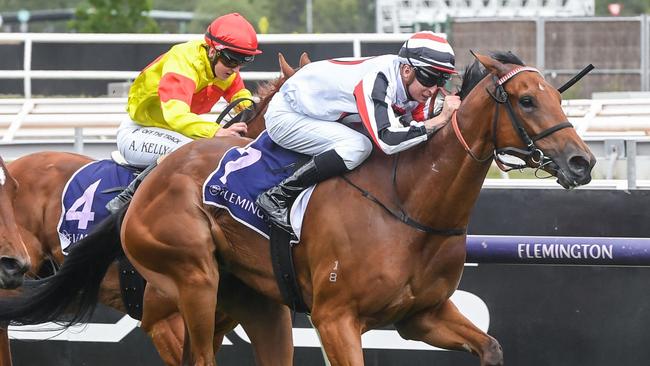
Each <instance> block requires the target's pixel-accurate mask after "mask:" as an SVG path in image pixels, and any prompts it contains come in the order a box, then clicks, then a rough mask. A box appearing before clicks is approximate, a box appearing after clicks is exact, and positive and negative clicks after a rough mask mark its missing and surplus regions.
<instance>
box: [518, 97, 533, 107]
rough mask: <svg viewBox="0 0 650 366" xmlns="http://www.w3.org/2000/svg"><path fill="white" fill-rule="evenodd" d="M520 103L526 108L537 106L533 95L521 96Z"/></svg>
mask: <svg viewBox="0 0 650 366" xmlns="http://www.w3.org/2000/svg"><path fill="white" fill-rule="evenodd" d="M519 104H521V106H522V107H524V108H532V107H534V106H535V104H534V103H533V98H532V97H521V98H520V99H519Z"/></svg>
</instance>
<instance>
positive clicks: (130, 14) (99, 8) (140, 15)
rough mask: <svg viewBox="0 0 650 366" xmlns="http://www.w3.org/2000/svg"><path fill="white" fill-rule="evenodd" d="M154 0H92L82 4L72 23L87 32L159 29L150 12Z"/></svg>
mask: <svg viewBox="0 0 650 366" xmlns="http://www.w3.org/2000/svg"><path fill="white" fill-rule="evenodd" d="M150 10H151V0H88V3H83V4H81V5H79V6H78V7H77V9H76V12H75V19H74V20H71V21H70V23H69V27H70V28H71V29H74V30H76V31H77V32H83V33H157V32H158V26H157V24H156V21H155V20H153V19H151V18H149V17H148V16H146V12H147V11H150Z"/></svg>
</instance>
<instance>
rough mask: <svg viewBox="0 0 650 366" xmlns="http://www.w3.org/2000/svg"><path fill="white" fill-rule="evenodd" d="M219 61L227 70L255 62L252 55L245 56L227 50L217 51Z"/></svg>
mask: <svg viewBox="0 0 650 366" xmlns="http://www.w3.org/2000/svg"><path fill="white" fill-rule="evenodd" d="M219 52H220V53H219V59H220V60H221V63H222V64H224V66H226V67H227V68H230V69H234V68H236V67H237V66H242V67H243V66H244V65H246V64H248V63H251V62H253V60H255V56H254V55H245V54H243V53H238V52H233V51H230V50H227V49H223V50H221V51H219Z"/></svg>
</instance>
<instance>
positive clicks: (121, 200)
mask: <svg viewBox="0 0 650 366" xmlns="http://www.w3.org/2000/svg"><path fill="white" fill-rule="evenodd" d="M132 198H133V194H132V193H131V192H129V189H128V188H127V189H125V190H124V191H122V192H120V194H118V195H117V196H115V198H113V199H112V200H110V201H108V203H107V204H106V209H107V210H108V212H110V213H111V214H114V213H116V212H117V211H119V210H120V209H121V208H122V207H124V206H126V205H128V204H129V202H131V199H132Z"/></svg>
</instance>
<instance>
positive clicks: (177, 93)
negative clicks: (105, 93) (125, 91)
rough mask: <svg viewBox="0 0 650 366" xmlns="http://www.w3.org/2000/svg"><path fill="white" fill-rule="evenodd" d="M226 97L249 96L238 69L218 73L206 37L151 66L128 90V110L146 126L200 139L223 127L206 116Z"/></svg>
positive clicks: (171, 53)
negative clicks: (221, 75)
mask: <svg viewBox="0 0 650 366" xmlns="http://www.w3.org/2000/svg"><path fill="white" fill-rule="evenodd" d="M221 97H223V98H224V99H226V100H227V101H228V102H230V101H231V100H233V99H236V98H241V97H249V98H250V97H251V92H250V91H248V89H246V88H245V87H244V82H243V81H242V79H241V77H240V76H239V73H238V72H236V73H233V74H232V75H230V77H229V78H228V79H226V80H218V79H216V78H215V77H214V71H213V70H212V68H211V66H210V60H209V59H208V55H207V52H206V50H205V48H204V43H203V41H200V40H197V41H190V42H186V43H181V44H178V45H175V46H173V47H172V48H171V49H170V50H169V51H168V52H167V53H165V54H163V55H161V56H160V57H158V58H157V59H156V60H154V61H153V62H152V63H151V64H150V65H149V66H147V67H146V68H145V69H144V70H142V72H141V73H140V75H138V77H137V78H136V79H135V81H134V82H133V85H132V86H131V89H130V91H129V100H128V104H127V111H128V112H129V116H130V117H131V119H133V120H134V121H135V122H136V123H138V124H140V125H142V126H150V127H161V128H165V129H168V130H173V131H176V132H179V133H182V134H183V135H185V136H187V137H190V138H193V139H197V138H206V137H212V136H214V134H215V133H216V132H217V130H218V129H219V126H218V125H217V124H216V123H214V122H211V121H206V120H203V119H202V118H201V117H200V116H199V115H200V114H203V113H207V112H209V111H210V109H211V108H212V107H213V106H214V105H215V103H217V101H219V99H220V98H221Z"/></svg>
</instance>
